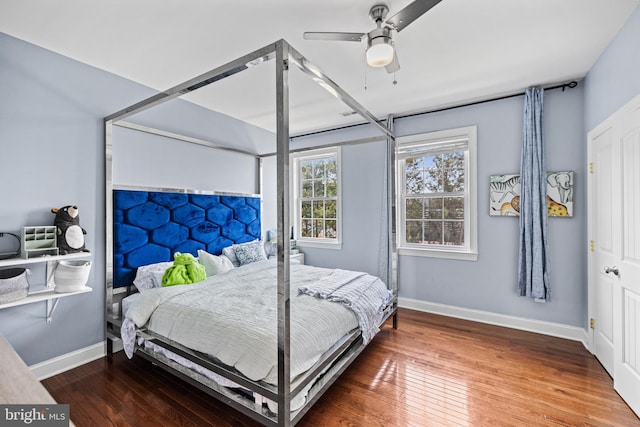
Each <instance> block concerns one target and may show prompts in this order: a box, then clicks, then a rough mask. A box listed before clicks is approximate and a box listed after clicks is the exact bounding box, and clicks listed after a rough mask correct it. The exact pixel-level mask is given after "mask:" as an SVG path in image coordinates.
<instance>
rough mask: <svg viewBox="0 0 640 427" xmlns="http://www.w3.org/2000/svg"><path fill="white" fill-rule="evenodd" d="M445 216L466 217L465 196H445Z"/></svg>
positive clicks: (453, 217)
mask: <svg viewBox="0 0 640 427" xmlns="http://www.w3.org/2000/svg"><path fill="white" fill-rule="evenodd" d="M444 218H445V219H464V197H445V198H444Z"/></svg>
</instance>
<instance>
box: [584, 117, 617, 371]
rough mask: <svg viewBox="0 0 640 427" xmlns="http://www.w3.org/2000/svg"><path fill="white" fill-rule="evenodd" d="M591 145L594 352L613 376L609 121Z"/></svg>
mask: <svg viewBox="0 0 640 427" xmlns="http://www.w3.org/2000/svg"><path fill="white" fill-rule="evenodd" d="M589 141H590V143H591V159H590V164H591V165H597V169H596V167H594V166H591V170H592V174H590V176H589V178H590V182H589V186H590V198H589V212H590V218H589V219H590V227H589V228H590V229H591V242H592V243H591V244H592V253H591V262H590V271H589V276H590V277H591V282H592V283H593V286H594V289H592V292H593V293H594V294H595V295H594V296H595V298H592V300H593V301H592V307H591V310H590V311H591V314H590V317H591V322H590V323H591V328H592V330H593V353H594V354H595V356H596V357H597V358H598V360H600V363H602V366H604V368H605V369H606V370H607V372H609V375H611V377H613V339H614V334H613V278H614V276H613V275H612V274H611V273H609V274H607V273H606V268H607V267H609V266H612V265H614V258H615V256H614V248H615V246H616V245H615V242H614V233H613V223H612V221H613V211H614V209H613V206H615V205H614V201H613V196H614V188H613V183H614V181H616V180H617V179H619V178H618V177H617V176H615V174H616V173H617V171H619V168H618V167H617V165H615V164H614V159H615V157H616V156H615V155H614V153H613V149H614V145H613V127H612V126H611V123H610V121H607V122H605V123H604V124H603V125H601V126H599V127H598V128H596V129H594V130H593V131H592V132H590V133H589Z"/></svg>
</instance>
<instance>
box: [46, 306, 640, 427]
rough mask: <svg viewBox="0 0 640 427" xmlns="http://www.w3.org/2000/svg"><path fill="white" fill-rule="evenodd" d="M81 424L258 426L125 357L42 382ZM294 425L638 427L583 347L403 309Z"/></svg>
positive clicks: (638, 422) (143, 363) (120, 355)
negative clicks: (395, 323)
mask: <svg viewBox="0 0 640 427" xmlns="http://www.w3.org/2000/svg"><path fill="white" fill-rule="evenodd" d="M43 384H44V386H45V387H46V388H47V389H48V390H49V392H50V393H51V394H52V395H53V397H54V398H55V399H56V400H57V401H58V402H60V403H69V404H70V408H71V418H72V420H73V421H74V422H75V423H76V425H77V426H80V427H82V426H145V427H147V426H255V425H257V424H256V423H255V422H254V421H253V420H251V419H250V418H248V417H246V416H244V415H242V414H240V413H239V412H237V411H235V410H233V409H230V408H228V407H227V406H225V405H223V404H221V403H219V402H217V401H216V400H215V399H213V398H211V397H209V396H208V395H207V394H205V393H203V392H201V391H199V390H198V389H196V388H194V387H192V386H190V385H188V384H186V383H185V382H183V381H180V380H179V379H177V378H174V377H172V376H171V375H169V374H167V373H165V372H164V371H162V370H161V369H160V368H157V367H155V366H153V365H152V364H150V363H148V362H147V361H145V360H143V359H142V358H140V357H134V359H133V360H128V359H126V357H125V356H124V354H123V353H122V352H120V353H118V354H116V355H115V356H113V357H112V358H108V357H105V358H103V359H100V360H97V361H94V362H91V363H88V364H86V365H84V366H81V367H78V368H75V369H73V370H70V371H67V372H65V373H63V374H60V375H57V376H54V377H51V378H49V379H47V380H44V381H43ZM298 425H299V426H323V427H324V426H328V427H331V426H363V427H364V426H366V427H369V426H384V427H388V426H437V427H440V426H474V427H475V426H492V427H493V426H615V427H620V426H627V427H632V426H640V419H638V417H636V415H635V414H634V413H633V412H632V411H631V409H629V407H628V406H627V405H626V404H625V403H624V401H623V400H622V399H621V398H620V397H619V396H618V395H617V394H616V392H615V391H614V390H613V387H612V380H611V378H610V377H609V376H608V375H607V373H606V372H605V370H604V369H603V368H602V366H601V365H600V364H599V363H598V361H597V360H596V359H595V358H594V357H593V356H592V355H591V354H589V352H588V351H587V350H586V349H585V348H584V347H583V345H582V344H581V343H578V342H574V341H568V340H563V339H560V338H553V337H548V336H544V335H538V334H534V333H529V332H523V331H516V330H512V329H508V328H501V327H497V326H490V325H485V324H480V323H475V322H469V321H464V320H459V319H453V318H449V317H443V316H437V315H432V314H427V313H421V312H417V311H411V310H406V309H401V310H400V313H399V329H398V330H393V329H392V328H391V324H390V322H389V324H387V325H385V327H384V328H383V330H382V331H381V332H380V333H379V334H378V335H377V336H376V338H375V339H374V340H373V341H372V342H371V344H370V345H369V346H368V347H367V348H366V349H365V350H364V352H363V353H362V354H361V355H360V356H359V357H358V359H357V360H356V361H355V362H354V364H353V365H352V366H351V367H350V368H349V369H348V370H347V371H346V372H345V373H344V374H343V375H342V377H341V378H340V379H338V380H337V381H336V383H335V384H334V385H333V386H332V387H331V388H330V389H329V390H328V391H327V393H325V395H324V396H323V397H322V398H321V399H320V401H319V402H318V403H316V405H315V406H314V407H313V408H312V409H311V410H310V411H309V412H308V413H307V414H306V415H305V417H304V418H303V419H302V421H301V422H300V423H299V424H298Z"/></svg>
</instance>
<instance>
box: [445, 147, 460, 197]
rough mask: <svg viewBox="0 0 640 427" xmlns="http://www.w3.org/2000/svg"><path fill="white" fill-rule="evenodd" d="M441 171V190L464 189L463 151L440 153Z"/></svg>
mask: <svg viewBox="0 0 640 427" xmlns="http://www.w3.org/2000/svg"><path fill="white" fill-rule="evenodd" d="M440 162H441V169H442V172H443V189H444V190H443V191H445V192H453V191H464V152H463V151H457V152H455V153H447V154H442V155H440Z"/></svg>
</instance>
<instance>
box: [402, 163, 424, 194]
mask: <svg viewBox="0 0 640 427" xmlns="http://www.w3.org/2000/svg"><path fill="white" fill-rule="evenodd" d="M419 160H420V161H419ZM405 174H406V179H405V181H406V192H407V193H408V194H411V193H422V190H423V188H424V181H423V177H422V159H414V158H409V159H406V160H405Z"/></svg>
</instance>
